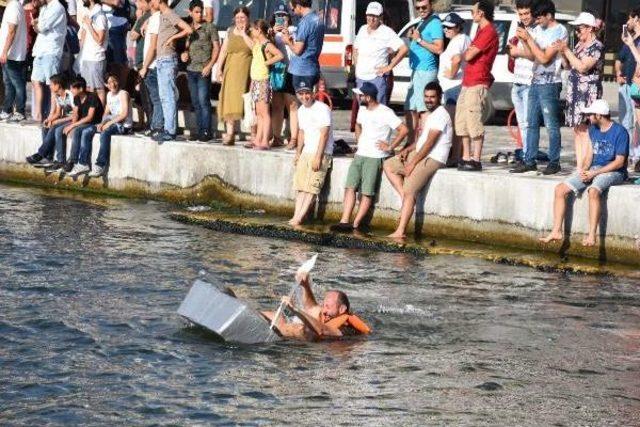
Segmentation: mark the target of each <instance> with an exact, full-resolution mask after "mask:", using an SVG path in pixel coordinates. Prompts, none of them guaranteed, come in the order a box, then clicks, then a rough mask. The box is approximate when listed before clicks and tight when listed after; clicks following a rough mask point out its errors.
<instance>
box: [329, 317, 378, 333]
mask: <svg viewBox="0 0 640 427" xmlns="http://www.w3.org/2000/svg"><path fill="white" fill-rule="evenodd" d="M325 325H327V326H329V327H330V328H333V329H342V328H344V327H345V326H350V327H351V328H353V329H354V330H355V331H356V332H357V333H358V335H367V334H369V333H370V332H371V328H370V327H369V325H367V324H366V323H364V321H363V320H362V319H360V318H359V317H358V316H356V315H355V314H342V315H340V316H338V317H334V318H333V319H331V320H329V321H328V322H325Z"/></svg>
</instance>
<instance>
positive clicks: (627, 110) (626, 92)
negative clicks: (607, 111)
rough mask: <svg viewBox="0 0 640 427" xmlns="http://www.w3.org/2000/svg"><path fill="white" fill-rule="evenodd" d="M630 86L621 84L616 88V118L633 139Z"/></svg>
mask: <svg viewBox="0 0 640 427" xmlns="http://www.w3.org/2000/svg"><path fill="white" fill-rule="evenodd" d="M630 90H631V86H630V85H628V84H623V85H621V86H620V87H619V88H618V109H619V110H620V113H619V114H618V120H619V121H620V124H621V125H622V126H624V128H625V129H626V130H627V131H628V132H629V137H630V138H632V139H633V122H634V117H633V108H634V107H633V100H632V99H631V95H630Z"/></svg>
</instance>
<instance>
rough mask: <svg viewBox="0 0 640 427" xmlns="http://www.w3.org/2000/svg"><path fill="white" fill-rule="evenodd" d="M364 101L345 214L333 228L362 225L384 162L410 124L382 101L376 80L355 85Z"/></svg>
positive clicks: (346, 229)
mask: <svg viewBox="0 0 640 427" xmlns="http://www.w3.org/2000/svg"><path fill="white" fill-rule="evenodd" d="M353 92H354V93H355V94H357V95H358V97H359V98H360V103H361V104H362V105H363V107H362V108H360V111H359V112H358V118H357V120H356V141H357V143H358V150H357V151H356V155H355V157H354V159H353V161H352V162H351V165H350V166H349V171H348V173H347V182H346V183H345V192H344V202H343V208H342V218H341V219H340V223H339V224H336V225H334V226H332V227H331V230H333V231H339V232H350V231H353V230H354V229H361V223H362V220H363V219H364V218H365V217H366V215H367V213H368V212H369V209H370V208H371V206H372V204H373V198H374V197H375V195H376V193H377V191H378V187H379V185H380V177H381V175H382V162H383V160H384V159H385V158H386V157H388V156H389V152H392V151H393V150H394V149H395V148H396V147H397V146H398V145H400V143H401V142H402V141H403V140H404V138H405V137H406V136H407V133H408V129H407V126H406V125H405V124H404V123H403V122H402V120H401V119H400V118H399V117H398V116H396V113H394V112H393V110H392V109H391V108H389V107H387V106H386V105H383V104H380V103H378V101H377V99H378V89H377V88H376V86H375V85H374V84H373V83H370V82H365V83H363V84H362V87H361V88H360V89H353ZM394 130H395V131H396V136H395V138H394V139H393V142H392V143H391V144H389V138H390V136H391V132H392V131H394ZM356 192H359V193H360V197H361V199H360V206H358V212H357V213H356V216H355V219H354V220H353V225H351V214H352V213H353V209H354V207H355V205H356Z"/></svg>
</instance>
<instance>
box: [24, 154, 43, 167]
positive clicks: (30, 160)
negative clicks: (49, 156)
mask: <svg viewBox="0 0 640 427" xmlns="http://www.w3.org/2000/svg"><path fill="white" fill-rule="evenodd" d="M40 160H42V156H41V155H40V154H38V153H36V154H32V155H31V156H29V157H27V163H29V164H30V165H34V164H36V163H38V162H39V161H40Z"/></svg>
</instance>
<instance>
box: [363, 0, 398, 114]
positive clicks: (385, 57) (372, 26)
mask: <svg viewBox="0 0 640 427" xmlns="http://www.w3.org/2000/svg"><path fill="white" fill-rule="evenodd" d="M382 12H383V9H382V5H381V4H380V3H378V2H377V1H373V2H371V3H369V5H368V6H367V11H366V15H367V23H366V25H363V26H362V27H360V30H359V31H358V35H357V36H356V39H355V41H354V43H353V49H354V51H353V61H354V63H355V65H356V87H357V88H360V87H361V86H362V83H364V82H370V83H373V84H374V85H375V86H376V88H378V102H379V103H380V104H384V105H387V103H388V99H387V92H388V91H387V74H389V73H390V72H391V70H393V68H394V67H395V66H396V65H398V63H399V62H400V61H401V60H402V58H404V56H405V55H406V54H407V52H408V51H409V48H408V47H407V45H405V44H404V42H403V41H402V39H401V38H400V37H399V36H398V35H397V34H396V33H395V31H393V30H392V29H391V28H389V27H387V26H386V25H384V24H383V23H382ZM389 52H394V53H395V55H394V56H393V58H392V59H391V62H389Z"/></svg>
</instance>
